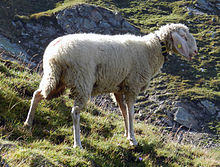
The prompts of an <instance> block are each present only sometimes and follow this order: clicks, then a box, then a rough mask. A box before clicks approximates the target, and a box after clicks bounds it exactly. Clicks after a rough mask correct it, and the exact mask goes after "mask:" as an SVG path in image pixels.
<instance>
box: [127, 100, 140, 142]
mask: <svg viewBox="0 0 220 167" xmlns="http://www.w3.org/2000/svg"><path fill="white" fill-rule="evenodd" d="M134 101H135V100H134V99H129V98H128V99H127V113H128V140H129V141H130V144H131V145H137V144H138V142H137V141H136V139H135V136H134V125H133V121H134Z"/></svg>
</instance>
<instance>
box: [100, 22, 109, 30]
mask: <svg viewBox="0 0 220 167" xmlns="http://www.w3.org/2000/svg"><path fill="white" fill-rule="evenodd" d="M99 27H100V28H103V29H109V28H110V27H111V25H110V24H108V23H107V22H106V21H101V22H100V23H99Z"/></svg>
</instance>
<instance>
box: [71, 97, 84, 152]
mask: <svg viewBox="0 0 220 167" xmlns="http://www.w3.org/2000/svg"><path fill="white" fill-rule="evenodd" d="M85 104H86V103H82V102H79V103H77V102H76V101H75V105H74V107H73V108H72V111H71V116H72V119H73V134H74V145H73V147H74V148H75V147H79V148H82V145H81V141H80V111H82V110H84V109H85V106H86V105H85Z"/></svg>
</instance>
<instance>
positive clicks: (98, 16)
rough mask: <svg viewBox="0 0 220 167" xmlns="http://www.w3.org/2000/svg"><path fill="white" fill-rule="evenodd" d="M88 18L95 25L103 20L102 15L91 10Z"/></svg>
mask: <svg viewBox="0 0 220 167" xmlns="http://www.w3.org/2000/svg"><path fill="white" fill-rule="evenodd" d="M89 18H91V19H92V20H93V21H95V22H96V23H98V22H100V21H101V20H102V19H103V17H102V15H101V14H100V13H99V12H98V11H97V10H93V11H92V13H91V15H90V16H89Z"/></svg>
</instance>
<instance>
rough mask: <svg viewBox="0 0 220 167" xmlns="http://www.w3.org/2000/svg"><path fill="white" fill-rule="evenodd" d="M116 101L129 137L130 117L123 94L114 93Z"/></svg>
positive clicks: (126, 134)
mask: <svg viewBox="0 0 220 167" xmlns="http://www.w3.org/2000/svg"><path fill="white" fill-rule="evenodd" d="M114 95H115V99H116V101H117V103H118V105H119V108H120V111H121V114H122V116H123V118H124V126H125V136H126V137H128V116H127V109H126V105H125V103H124V99H123V94H122V93H114Z"/></svg>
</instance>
